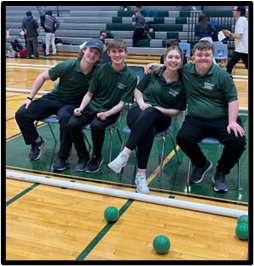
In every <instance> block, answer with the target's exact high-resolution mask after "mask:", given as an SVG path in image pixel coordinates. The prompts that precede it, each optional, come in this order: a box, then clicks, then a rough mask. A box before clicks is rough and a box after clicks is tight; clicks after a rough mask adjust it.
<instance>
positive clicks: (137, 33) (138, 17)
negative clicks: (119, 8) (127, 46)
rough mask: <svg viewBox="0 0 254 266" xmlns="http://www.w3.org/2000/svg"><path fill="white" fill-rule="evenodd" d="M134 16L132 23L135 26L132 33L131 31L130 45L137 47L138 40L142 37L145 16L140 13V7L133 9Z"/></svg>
mask: <svg viewBox="0 0 254 266" xmlns="http://www.w3.org/2000/svg"><path fill="white" fill-rule="evenodd" d="M134 14H135V16H134V18H133V22H132V25H133V26H135V29H134V33H133V37H132V38H133V41H132V46H133V47H138V40H139V39H141V40H142V39H143V33H144V31H145V18H144V17H143V15H142V14H141V9H140V8H136V9H135V10H134Z"/></svg>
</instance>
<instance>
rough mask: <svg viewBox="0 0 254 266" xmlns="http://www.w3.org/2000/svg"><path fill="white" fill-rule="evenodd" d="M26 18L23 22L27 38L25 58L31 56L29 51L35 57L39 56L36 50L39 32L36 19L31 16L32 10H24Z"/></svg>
mask: <svg viewBox="0 0 254 266" xmlns="http://www.w3.org/2000/svg"><path fill="white" fill-rule="evenodd" d="M26 16H27V18H26V20H25V22H24V30H25V34H26V36H27V37H26V38H27V58H31V53H32V50H33V54H34V57H35V58H39V51H38V35H39V33H40V30H39V26H38V23H37V21H36V20H35V19H34V18H33V16H32V12H31V11H27V12H26Z"/></svg>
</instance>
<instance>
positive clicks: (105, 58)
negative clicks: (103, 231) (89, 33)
mask: <svg viewBox="0 0 254 266" xmlns="http://www.w3.org/2000/svg"><path fill="white" fill-rule="evenodd" d="M109 42H110V40H107V41H106V42H105V45H104V51H103V53H102V62H101V63H102V64H105V63H108V62H111V57H110V56H109V55H108V44H109Z"/></svg>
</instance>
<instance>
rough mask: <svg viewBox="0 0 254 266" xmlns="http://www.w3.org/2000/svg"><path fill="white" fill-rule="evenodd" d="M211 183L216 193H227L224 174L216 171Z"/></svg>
mask: <svg viewBox="0 0 254 266" xmlns="http://www.w3.org/2000/svg"><path fill="white" fill-rule="evenodd" d="M212 181H213V183H214V184H215V185H214V188H213V189H214V191H216V192H227V191H228V187H227V183H226V181H225V174H223V173H220V172H217V171H216V172H215V175H214V177H213V179H212Z"/></svg>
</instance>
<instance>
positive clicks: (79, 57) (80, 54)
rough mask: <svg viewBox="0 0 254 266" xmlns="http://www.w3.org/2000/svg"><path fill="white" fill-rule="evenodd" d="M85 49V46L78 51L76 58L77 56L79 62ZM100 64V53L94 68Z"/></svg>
mask: <svg viewBox="0 0 254 266" xmlns="http://www.w3.org/2000/svg"><path fill="white" fill-rule="evenodd" d="M87 47H88V46H85V47H84V48H82V49H80V50H79V53H78V56H77V58H78V60H81V59H82V58H83V56H84V52H85V50H86V49H87ZM101 62H102V54H101V52H100V57H99V59H98V61H97V62H96V63H95V66H96V67H97V66H98V65H99V64H101Z"/></svg>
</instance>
